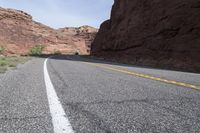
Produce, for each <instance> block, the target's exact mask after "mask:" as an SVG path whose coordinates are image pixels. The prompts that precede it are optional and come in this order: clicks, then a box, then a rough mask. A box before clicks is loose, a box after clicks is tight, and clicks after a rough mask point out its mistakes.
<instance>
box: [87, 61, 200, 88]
mask: <svg viewBox="0 0 200 133" xmlns="http://www.w3.org/2000/svg"><path fill="white" fill-rule="evenodd" d="M84 63H85V64H88V65H92V66H96V67H101V68H104V69H107V70H112V71H116V72H121V73H125V74H129V75H134V76H138V77H142V78H146V79H151V80H155V81H160V82H164V83H168V84H173V85H178V86H182V87H186V88H192V89H195V90H200V86H196V85H192V84H187V83H183V82H178V81H175V80H167V79H162V78H158V77H154V76H151V75H147V74H141V73H137V72H131V71H126V70H120V69H116V68H113V67H109V66H105V65H100V64H95V63H89V62H84Z"/></svg>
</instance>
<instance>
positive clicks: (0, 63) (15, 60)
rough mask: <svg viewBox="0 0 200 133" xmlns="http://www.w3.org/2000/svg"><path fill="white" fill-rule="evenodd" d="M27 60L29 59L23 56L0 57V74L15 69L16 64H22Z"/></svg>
mask: <svg viewBox="0 0 200 133" xmlns="http://www.w3.org/2000/svg"><path fill="white" fill-rule="evenodd" d="M29 59H30V57H25V56H0V73H4V72H5V71H6V70H8V69H10V68H15V67H16V66H17V65H18V64H23V63H25V62H26V61H28V60H29Z"/></svg>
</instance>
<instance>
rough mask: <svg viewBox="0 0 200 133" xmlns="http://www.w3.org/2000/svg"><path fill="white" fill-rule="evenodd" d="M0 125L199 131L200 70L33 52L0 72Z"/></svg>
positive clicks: (13, 131) (110, 131) (12, 130)
mask: <svg viewBox="0 0 200 133" xmlns="http://www.w3.org/2000/svg"><path fill="white" fill-rule="evenodd" d="M1 132H2V133H4V132H5V133H28V132H30V133H43V132H44V133H53V132H55V133H59V132H63V133H76V132H77V133H134V132H135V133H138V132H139V133H140V132H141V133H151V132H152V133H156V132H170V133H171V132H178V133H183V132H184V133H189V132H190V133H196V132H200V74H194V73H186V72H177V71H169V70H159V69H151V68H142V67H137V66H131V65H124V64H118V63H111V62H105V61H100V60H96V59H86V58H83V57H81V56H56V57H51V58H49V59H48V60H47V59H45V58H34V59H32V60H31V61H29V62H27V63H26V64H24V65H20V66H18V68H17V69H16V70H11V71H8V72H7V73H6V74H3V75H0V133H1Z"/></svg>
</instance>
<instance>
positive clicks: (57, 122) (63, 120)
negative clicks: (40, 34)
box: [44, 58, 74, 133]
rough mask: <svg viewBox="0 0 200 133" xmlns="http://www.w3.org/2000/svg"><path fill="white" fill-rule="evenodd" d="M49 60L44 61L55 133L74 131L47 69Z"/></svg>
mask: <svg viewBox="0 0 200 133" xmlns="http://www.w3.org/2000/svg"><path fill="white" fill-rule="evenodd" d="M47 61H48V58H47V59H46V60H45V61H44V80H45V85H46V91H47V97H48V102H49V108H50V113H51V117H52V123H53V127H54V133H74V131H73V129H72V126H71V124H70V123H69V120H68V118H67V116H66V114H65V111H64V109H63V107H62V105H61V103H60V101H59V98H58V96H57V94H56V91H55V89H54V86H53V84H52V82H51V79H50V77H49V73H48V70H47Z"/></svg>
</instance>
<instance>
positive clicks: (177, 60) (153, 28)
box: [92, 0, 200, 70]
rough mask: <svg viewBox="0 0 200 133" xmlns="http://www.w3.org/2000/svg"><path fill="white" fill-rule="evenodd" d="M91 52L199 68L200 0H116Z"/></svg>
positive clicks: (132, 59) (133, 60)
mask: <svg viewBox="0 0 200 133" xmlns="http://www.w3.org/2000/svg"><path fill="white" fill-rule="evenodd" d="M92 54H93V55H96V56H102V57H105V58H109V59H110V58H113V59H118V60H121V61H124V62H129V63H133V64H142V65H150V66H162V67H168V68H169V67H174V68H182V69H187V70H200V1H199V0H115V3H114V5H113V8H112V13H111V19H110V20H107V21H105V22H104V23H103V24H102V25H101V27H100V31H99V33H98V34H97V37H96V39H95V40H94V43H93V44H92Z"/></svg>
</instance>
